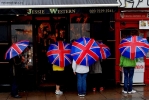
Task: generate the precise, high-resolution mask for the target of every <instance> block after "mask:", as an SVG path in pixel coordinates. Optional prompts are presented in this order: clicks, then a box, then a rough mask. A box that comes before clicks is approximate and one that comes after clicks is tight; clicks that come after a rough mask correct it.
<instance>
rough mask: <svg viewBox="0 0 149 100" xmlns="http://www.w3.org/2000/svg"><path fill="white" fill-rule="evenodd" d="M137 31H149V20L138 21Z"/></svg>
mask: <svg viewBox="0 0 149 100" xmlns="http://www.w3.org/2000/svg"><path fill="white" fill-rule="evenodd" d="M139 29H149V20H148V21H145V20H141V21H139Z"/></svg>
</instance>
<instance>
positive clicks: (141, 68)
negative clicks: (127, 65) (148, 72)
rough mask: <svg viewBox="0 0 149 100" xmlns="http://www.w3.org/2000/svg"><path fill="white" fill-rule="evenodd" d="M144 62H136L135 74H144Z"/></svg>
mask: <svg viewBox="0 0 149 100" xmlns="http://www.w3.org/2000/svg"><path fill="white" fill-rule="evenodd" d="M144 70H145V62H137V63H136V67H135V72H144Z"/></svg>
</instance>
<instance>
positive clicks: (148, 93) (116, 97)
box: [0, 85, 149, 100]
mask: <svg viewBox="0 0 149 100" xmlns="http://www.w3.org/2000/svg"><path fill="white" fill-rule="evenodd" d="M133 89H134V90H136V91H137V92H136V93H134V94H124V93H122V90H123V87H122V86H114V87H108V88H105V89H104V90H103V91H102V92H99V91H96V92H93V91H92V90H88V91H87V95H86V96H85V97H79V96H78V95H77V91H76V90H65V91H64V94H63V95H55V93H54V88H53V89H52V88H47V89H38V90H30V91H22V92H19V94H20V95H21V96H22V98H13V97H11V95H10V92H9V91H5V92H3V91H1V92H0V100H149V85H144V86H133Z"/></svg>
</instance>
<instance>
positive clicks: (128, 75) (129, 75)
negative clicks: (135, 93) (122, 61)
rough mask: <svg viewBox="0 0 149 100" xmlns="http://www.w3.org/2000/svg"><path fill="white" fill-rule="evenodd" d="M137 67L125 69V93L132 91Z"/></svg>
mask: <svg viewBox="0 0 149 100" xmlns="http://www.w3.org/2000/svg"><path fill="white" fill-rule="evenodd" d="M134 68H135V67H123V71H124V91H128V92H130V91H132V84H133V75H134Z"/></svg>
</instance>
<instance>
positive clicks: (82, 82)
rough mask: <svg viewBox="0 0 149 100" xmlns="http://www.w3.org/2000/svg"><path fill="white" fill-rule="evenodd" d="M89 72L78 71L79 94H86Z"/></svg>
mask: <svg viewBox="0 0 149 100" xmlns="http://www.w3.org/2000/svg"><path fill="white" fill-rule="evenodd" d="M86 78H87V73H77V88H78V94H86Z"/></svg>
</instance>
